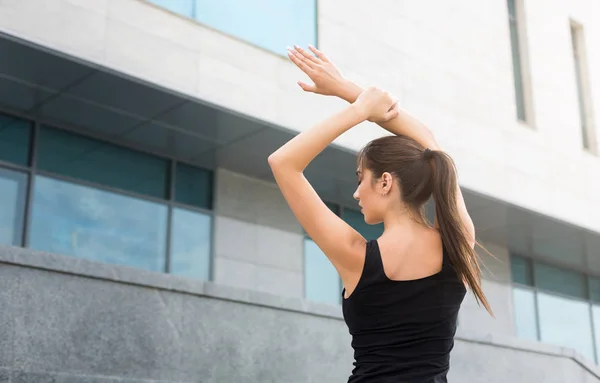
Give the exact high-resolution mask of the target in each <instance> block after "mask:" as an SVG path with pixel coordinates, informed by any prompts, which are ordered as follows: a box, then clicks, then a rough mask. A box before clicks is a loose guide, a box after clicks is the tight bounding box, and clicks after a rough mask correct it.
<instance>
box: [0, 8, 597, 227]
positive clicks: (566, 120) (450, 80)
mask: <svg viewBox="0 0 600 383" xmlns="http://www.w3.org/2000/svg"><path fill="white" fill-rule="evenodd" d="M525 11H526V22H527V25H526V26H527V36H526V41H527V47H528V49H529V53H530V54H529V56H530V57H529V62H530V69H531V81H532V86H533V103H534V106H535V108H534V113H535V122H536V123H535V126H534V127H533V128H528V127H526V126H523V124H521V123H519V122H518V121H517V119H516V112H515V106H514V91H513V79H512V64H511V51H510V42H509V29H508V18H507V17H508V16H507V7H506V1H504V0H485V1H481V0H463V1H451V2H446V1H434V0H426V1H406V0H403V1H399V0H377V1H374V2H363V1H359V0H320V1H319V23H318V26H319V45H320V46H321V47H322V48H323V49H324V50H325V51H326V52H327V53H328V54H329V55H330V56H331V58H332V59H334V60H335V61H336V62H337V63H338V64H339V66H340V67H341V68H342V69H345V71H346V74H347V75H348V76H349V77H352V78H354V79H357V80H358V81H360V82H361V83H362V84H365V85H366V84H378V85H381V86H383V87H385V88H386V89H389V90H390V91H392V92H394V93H395V94H397V95H398V96H399V97H400V100H401V102H402V105H403V106H404V107H405V108H406V109H407V110H409V111H410V112H412V113H413V114H415V115H417V116H418V117H420V118H421V119H422V120H424V121H425V122H426V123H428V125H429V126H430V127H431V128H432V129H433V130H434V131H435V133H436V134H437V136H438V137H439V140H440V142H441V143H442V144H443V146H444V147H445V148H446V149H447V150H448V151H449V152H450V153H451V154H452V155H453V156H454V159H455V160H456V162H457V164H458V166H459V170H460V175H461V184H462V185H463V186H465V187H468V188H470V189H472V190H474V191H477V192H480V193H484V194H487V195H490V196H493V197H496V198H500V199H502V200H505V201H508V202H511V203H514V204H517V205H520V206H523V207H525V208H529V209H532V210H535V211H538V212H541V213H544V214H547V215H550V216H553V217H556V218H559V219H563V220H566V221H568V222H570V223H573V224H576V225H580V226H583V227H586V228H589V229H592V230H595V231H600V220H598V219H597V217H598V216H600V160H599V159H598V158H597V157H594V156H592V155H590V154H588V153H585V152H584V151H583V150H582V149H581V134H580V128H579V117H578V112H577V98H576V90H575V85H574V65H573V63H572V56H571V45H570V35H569V33H570V32H569V19H570V18H573V19H574V20H576V21H577V22H579V23H581V24H583V26H584V28H585V35H586V40H587V51H588V52H587V53H588V61H589V63H588V66H589V68H590V81H591V83H592V95H598V94H600V74H599V69H598V68H600V22H598V21H599V20H600V4H598V2H597V1H595V0H577V1H570V0H551V1H549V0H526V1H525ZM0 31H5V32H8V33H10V34H13V35H16V36H20V37H23V38H25V39H28V40H31V41H34V42H37V43H41V44H43V45H45V46H48V47H50V48H54V49H58V50H60V51H63V52H66V53H68V54H71V55H73V56H75V57H79V58H82V59H85V60H89V61H91V62H93V63H97V64H101V65H104V66H107V67H109V68H112V69H115V70H117V71H119V72H124V73H127V74H130V75H132V76H135V77H139V78H142V79H144V80H147V81H150V82H153V83H156V84H159V85H161V86H164V87H167V88H170V89H173V90H175V91H178V92H182V93H184V94H187V95H190V96H193V97H198V98H201V99H203V100H206V101H209V102H213V103H215V104H219V105H221V106H224V107H227V108H231V109H234V110H237V111H239V112H242V113H245V114H248V115H250V116H253V117H256V118H259V119H262V120H265V121H268V122H272V123H275V124H278V125H280V126H283V127H286V128H289V129H292V130H296V131H301V130H303V129H305V128H307V127H308V126H310V125H311V124H312V123H315V122H316V121H317V120H319V119H321V118H324V117H325V116H326V115H327V114H330V113H332V112H334V111H335V110H337V109H338V108H340V107H341V106H342V105H343V104H342V103H341V102H339V101H337V100H334V99H331V98H321V97H316V96H314V95H309V94H303V93H302V92H301V91H300V90H299V88H298V87H297V85H296V80H298V79H299V78H300V77H301V76H300V75H299V72H298V70H297V69H296V68H295V67H294V66H293V64H291V63H290V62H289V61H288V60H287V58H284V57H281V56H277V55H275V54H273V53H270V52H266V51H264V50H262V49H259V48H255V47H253V46H251V45H249V44H247V43H245V42H242V41H239V40H236V39H234V38H230V37H228V36H225V35H223V34H222V33H220V32H218V31H215V30H212V29H210V28H207V27H204V26H201V25H199V24H197V23H195V22H192V21H190V20H187V19H185V18H182V17H180V16H177V15H173V14H171V13H169V12H167V11H164V10H163V9H160V8H158V7H155V6H153V5H151V4H148V3H145V2H143V1H141V0H90V1H82V0H53V1H46V2H42V3H40V2H38V1H36V0H3V1H2V2H0ZM343 39H344V40H343ZM293 43H294V42H293V41H291V42H290V44H293ZM257 95H259V96H257ZM265 105H268V106H269V107H265ZM593 105H594V107H595V110H596V113H595V114H596V115H600V112H597V111H598V110H600V96H596V97H595V98H594V104H593ZM308 111H310V113H308ZM599 125H600V124H596V126H599ZM596 129H597V128H596ZM382 133H383V132H382V131H381V130H380V129H379V128H378V127H376V126H373V125H371V124H368V125H366V126H364V127H361V128H359V129H355V130H352V131H350V132H348V133H347V134H345V135H344V136H342V137H340V139H339V140H338V142H337V143H339V144H340V145H342V146H345V147H348V148H352V149H359V148H360V147H361V146H363V145H364V144H365V143H366V142H367V141H368V140H369V139H372V138H374V137H377V136H379V135H381V134H382ZM597 136H600V133H597Z"/></svg>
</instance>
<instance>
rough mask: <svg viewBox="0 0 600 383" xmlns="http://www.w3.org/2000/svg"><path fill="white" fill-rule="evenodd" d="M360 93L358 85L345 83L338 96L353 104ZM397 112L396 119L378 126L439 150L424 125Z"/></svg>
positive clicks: (403, 111)
mask: <svg viewBox="0 0 600 383" xmlns="http://www.w3.org/2000/svg"><path fill="white" fill-rule="evenodd" d="M362 91H363V89H362V88H361V87H360V86H359V85H358V84H356V83H353V82H352V81H346V82H344V84H343V86H341V87H340V94H339V95H338V96H339V97H340V98H342V99H344V100H346V101H347V102H349V103H353V102H354V101H355V100H356V99H357V98H358V96H359V95H360V94H361V92H362ZM398 112H399V113H398V117H396V118H394V119H392V120H390V121H387V122H383V123H379V126H381V127H382V128H384V129H385V130H387V131H389V132H390V133H392V134H396V135H403V136H408V137H411V138H412V139H414V140H415V141H417V142H418V143H419V144H421V145H423V146H424V147H425V148H429V149H431V150H438V149H440V148H439V145H438V143H437V141H436V140H435V137H434V136H433V134H432V133H431V131H430V130H429V128H428V127H427V126H426V125H425V124H423V123H422V122H421V121H419V120H417V119H416V118H415V117H413V116H411V115H410V114H409V113H408V112H407V111H405V110H403V109H402V108H400V107H399V108H398Z"/></svg>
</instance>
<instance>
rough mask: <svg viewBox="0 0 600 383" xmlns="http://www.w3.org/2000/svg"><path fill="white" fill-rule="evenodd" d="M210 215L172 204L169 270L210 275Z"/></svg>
mask: <svg viewBox="0 0 600 383" xmlns="http://www.w3.org/2000/svg"><path fill="white" fill-rule="evenodd" d="M210 239H211V217H210V215H207V214H203V213H198V212H194V211H190V210H185V209H180V208H174V209H173V220H172V227H171V262H170V272H171V273H172V274H177V275H181V276H185V277H190V278H195V279H202V280H208V279H209V277H210Z"/></svg>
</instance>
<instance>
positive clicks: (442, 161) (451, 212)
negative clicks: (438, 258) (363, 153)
mask: <svg viewBox="0 0 600 383" xmlns="http://www.w3.org/2000/svg"><path fill="white" fill-rule="evenodd" d="M424 156H425V159H426V160H428V161H430V162H432V164H431V165H432V166H433V169H432V170H433V174H432V178H431V182H432V195H433V200H434V203H435V215H436V218H437V224H438V227H439V231H440V233H441V236H442V243H443V244H444V246H445V248H446V251H447V252H448V256H449V258H450V261H451V262H452V264H453V266H454V269H455V270H456V273H457V275H458V277H459V279H460V280H462V281H464V282H466V283H467V285H468V286H469V287H470V289H471V291H473V294H474V295H475V299H476V301H477V303H478V304H480V305H483V306H484V307H485V309H486V310H487V311H488V312H489V313H490V315H492V316H494V313H493V312H492V308H491V307H490V304H489V302H488V300H487V298H486V296H485V294H484V293H483V290H482V288H481V268H480V264H479V257H478V255H477V252H476V251H475V249H474V246H473V245H472V244H477V242H476V241H475V238H471V235H470V234H469V233H468V231H467V230H466V228H465V225H464V223H463V221H462V219H461V217H460V214H459V210H458V204H457V197H458V196H457V194H458V182H457V176H456V167H455V165H454V161H453V160H452V158H450V156H448V155H447V154H446V153H444V152H443V151H439V150H429V149H426V150H425V153H424Z"/></svg>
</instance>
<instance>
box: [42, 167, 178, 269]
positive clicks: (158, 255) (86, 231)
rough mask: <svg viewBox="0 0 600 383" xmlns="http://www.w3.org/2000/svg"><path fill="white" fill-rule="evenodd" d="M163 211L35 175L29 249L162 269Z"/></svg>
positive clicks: (153, 205)
mask: <svg viewBox="0 0 600 383" xmlns="http://www.w3.org/2000/svg"><path fill="white" fill-rule="evenodd" d="M166 225H167V207H166V206H165V205H162V204H159V203H154V202H149V201H144V200H140V199H137V198H132V197H127V196H123V195H119V194H116V193H112V192H107V191H103V190H98V189H94V188H91V187H86V186H81V185H76V184H72V183H69V182H64V181H59V180H55V179H52V178H47V177H42V176H37V177H36V180H35V187H34V194H33V205H32V219H31V229H30V230H31V232H30V242H31V244H30V246H31V247H32V248H34V249H36V250H42V251H49V252H53V253H58V254H64V255H71V256H76V257H81V258H87V259H91V260H95V261H100V262H105V263H112V264H120V265H128V266H133V267H137V268H142V269H148V270H153V271H163V270H164V266H165V253H166V248H165V243H166V232H167V229H166Z"/></svg>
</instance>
